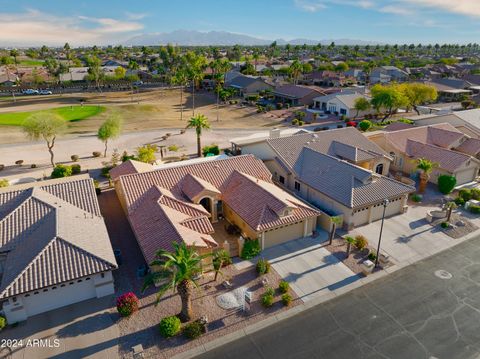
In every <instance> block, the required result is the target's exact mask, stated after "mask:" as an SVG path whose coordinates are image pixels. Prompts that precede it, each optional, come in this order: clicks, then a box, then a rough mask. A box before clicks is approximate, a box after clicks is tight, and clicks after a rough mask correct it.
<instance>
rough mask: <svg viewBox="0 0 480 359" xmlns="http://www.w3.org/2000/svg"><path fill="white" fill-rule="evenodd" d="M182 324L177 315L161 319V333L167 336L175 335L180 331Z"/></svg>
mask: <svg viewBox="0 0 480 359" xmlns="http://www.w3.org/2000/svg"><path fill="white" fill-rule="evenodd" d="M181 327H182V324H181V322H180V318H178V317H177V316H175V315H172V316H171V317H165V318H163V319H162V320H161V321H160V325H159V328H158V329H159V330H160V334H161V335H162V336H163V337H165V338H170V337H173V336H174V335H177V334H178V333H179V332H180V329H181Z"/></svg>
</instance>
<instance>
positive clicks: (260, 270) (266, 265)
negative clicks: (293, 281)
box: [255, 258, 270, 276]
mask: <svg viewBox="0 0 480 359" xmlns="http://www.w3.org/2000/svg"><path fill="white" fill-rule="evenodd" d="M255 269H256V270H257V274H258V275H259V276H260V275H264V274H267V273H268V272H270V262H269V261H267V260H266V259H263V258H260V259H259V260H258V262H257V265H256V266H255Z"/></svg>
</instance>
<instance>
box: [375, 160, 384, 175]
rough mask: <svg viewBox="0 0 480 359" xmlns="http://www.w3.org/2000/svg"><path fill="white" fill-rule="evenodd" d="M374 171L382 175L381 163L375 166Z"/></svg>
mask: <svg viewBox="0 0 480 359" xmlns="http://www.w3.org/2000/svg"><path fill="white" fill-rule="evenodd" d="M375 173H378V174H379V175H383V163H379V164H378V165H377V167H375Z"/></svg>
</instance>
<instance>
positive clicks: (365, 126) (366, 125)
mask: <svg viewBox="0 0 480 359" xmlns="http://www.w3.org/2000/svg"><path fill="white" fill-rule="evenodd" d="M358 127H359V128H360V130H362V131H364V132H365V131H368V130H369V129H370V128H371V127H372V123H371V122H370V121H368V120H363V121H361V122H360V123H359V124H358Z"/></svg>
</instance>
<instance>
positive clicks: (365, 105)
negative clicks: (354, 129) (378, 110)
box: [353, 97, 372, 117]
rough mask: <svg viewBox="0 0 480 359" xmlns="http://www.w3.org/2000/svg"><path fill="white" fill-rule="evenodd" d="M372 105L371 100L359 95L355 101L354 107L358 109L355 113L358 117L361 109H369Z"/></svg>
mask: <svg viewBox="0 0 480 359" xmlns="http://www.w3.org/2000/svg"><path fill="white" fill-rule="evenodd" d="M371 107H372V105H371V104H370V101H368V100H367V99H366V98H365V97H359V98H357V99H356V100H355V103H354V105H353V108H354V109H355V110H356V111H357V113H356V114H355V117H358V114H359V113H360V111H362V112H363V111H368V110H370V108H371Z"/></svg>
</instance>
